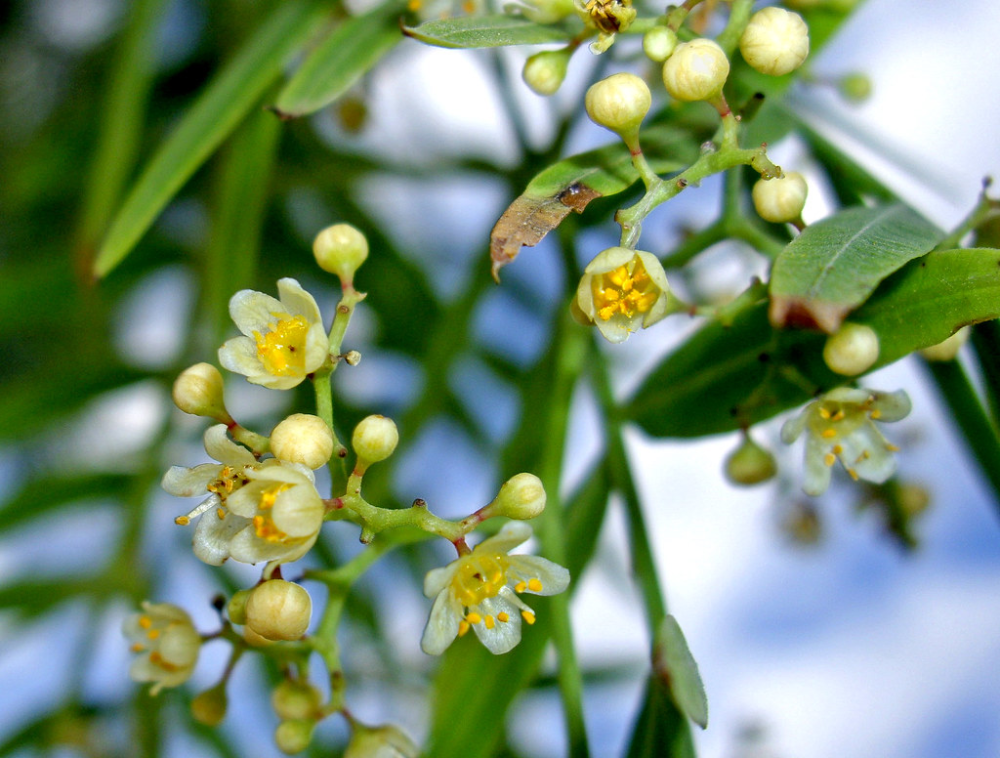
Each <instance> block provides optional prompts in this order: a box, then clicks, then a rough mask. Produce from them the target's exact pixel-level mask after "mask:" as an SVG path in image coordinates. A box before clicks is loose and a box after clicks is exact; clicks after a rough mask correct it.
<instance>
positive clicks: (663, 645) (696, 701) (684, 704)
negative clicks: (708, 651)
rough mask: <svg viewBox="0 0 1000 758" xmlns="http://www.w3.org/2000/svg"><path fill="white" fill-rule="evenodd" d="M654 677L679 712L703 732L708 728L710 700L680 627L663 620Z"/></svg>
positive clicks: (667, 618)
mask: <svg viewBox="0 0 1000 758" xmlns="http://www.w3.org/2000/svg"><path fill="white" fill-rule="evenodd" d="M653 673H654V674H655V675H656V676H657V677H658V678H659V679H660V680H661V681H662V682H663V683H664V684H665V685H666V686H667V689H668V690H669V692H670V694H671V696H672V697H673V699H674V703H675V704H676V706H677V708H678V709H679V710H680V712H681V713H683V714H684V715H685V716H687V717H688V718H689V719H691V720H692V721H693V722H694V723H696V724H697V725H698V726H700V727H701V728H702V729H704V728H706V727H707V726H708V698H707V697H706V696H705V686H704V685H703V684H702V682H701V674H700V673H698V663H697V662H696V661H695V659H694V656H693V655H691V649H690V648H689V647H688V644H687V640H686V639H685V638H684V632H682V631H681V626H680V624H678V623H677V619H675V618H674V617H673V616H671V615H670V614H667V615H666V616H665V617H664V618H663V623H661V624H660V628H659V630H657V633H656V642H655V643H654V646H653Z"/></svg>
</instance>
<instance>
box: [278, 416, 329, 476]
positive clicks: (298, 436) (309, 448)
mask: <svg viewBox="0 0 1000 758" xmlns="http://www.w3.org/2000/svg"><path fill="white" fill-rule="evenodd" d="M271 452H272V453H274V457H275V458H278V459H280V460H282V461H288V462H289V463H301V464H302V465H303V466H307V467H309V468H311V469H318V468H319V467H320V466H323V465H325V464H326V462H327V461H328V460H330V456H331V455H333V432H332V431H330V427H329V426H327V425H326V422H325V421H324V420H323V419H321V418H320V417H319V416H313V415H311V414H309V413H295V414H292V415H291V416H289V417H288V418H286V419H285V420H284V421H282V422H281V423H279V424H278V425H277V426H276V427H274V430H273V431H272V432H271Z"/></svg>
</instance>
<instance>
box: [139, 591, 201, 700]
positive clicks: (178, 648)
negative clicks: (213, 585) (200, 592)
mask: <svg viewBox="0 0 1000 758" xmlns="http://www.w3.org/2000/svg"><path fill="white" fill-rule="evenodd" d="M122 633H123V634H124V635H125V636H126V637H127V638H128V639H129V641H130V642H131V643H132V652H133V653H139V656H138V657H137V658H136V659H135V660H134V661H132V666H131V667H130V668H129V676H130V677H131V678H132V679H134V680H135V681H137V682H153V686H152V688H151V689H150V694H152V695H155V694H157V693H158V692H159V691H160V690H161V689H162V688H164V687H176V686H178V685H179V684H183V683H184V682H186V681H187V680H188V679H189V678H190V677H191V673H192V672H193V671H194V667H195V664H196V663H197V662H198V652H199V651H200V650H201V635H199V634H198V632H197V630H196V629H195V628H194V625H193V624H192V623H191V617H190V616H188V614H187V612H186V611H184V610H183V609H182V608H178V607H177V606H176V605H171V604H170V603H157V604H155V605H154V604H152V603H150V602H149V601H143V603H142V612H141V613H133V614H132V615H130V616H129V617H128V618H126V619H125V622H124V623H123V624H122Z"/></svg>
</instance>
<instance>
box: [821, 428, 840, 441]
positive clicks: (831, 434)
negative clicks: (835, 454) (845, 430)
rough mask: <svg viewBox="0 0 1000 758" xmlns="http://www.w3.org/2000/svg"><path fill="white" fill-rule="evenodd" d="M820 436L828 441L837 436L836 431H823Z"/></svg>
mask: <svg viewBox="0 0 1000 758" xmlns="http://www.w3.org/2000/svg"><path fill="white" fill-rule="evenodd" d="M822 434H823V436H824V437H826V438H827V439H828V440H829V439H833V438H834V437H836V436H837V430H836V429H824V430H823V432H822Z"/></svg>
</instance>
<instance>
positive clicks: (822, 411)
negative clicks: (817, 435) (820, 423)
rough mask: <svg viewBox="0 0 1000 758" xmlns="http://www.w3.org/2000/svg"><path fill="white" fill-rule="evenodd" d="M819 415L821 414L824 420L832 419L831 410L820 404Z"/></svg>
mask: <svg viewBox="0 0 1000 758" xmlns="http://www.w3.org/2000/svg"><path fill="white" fill-rule="evenodd" d="M819 415H820V418H822V419H824V420H827V421H828V420H829V419H830V411H828V410H827V409H826V408H824V407H822V406H820V409H819Z"/></svg>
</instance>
